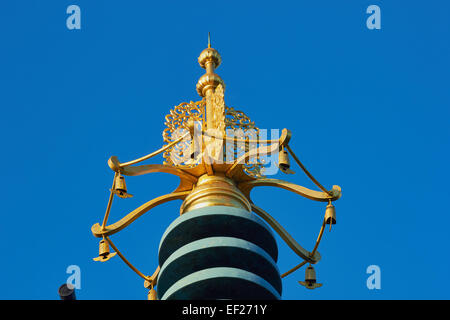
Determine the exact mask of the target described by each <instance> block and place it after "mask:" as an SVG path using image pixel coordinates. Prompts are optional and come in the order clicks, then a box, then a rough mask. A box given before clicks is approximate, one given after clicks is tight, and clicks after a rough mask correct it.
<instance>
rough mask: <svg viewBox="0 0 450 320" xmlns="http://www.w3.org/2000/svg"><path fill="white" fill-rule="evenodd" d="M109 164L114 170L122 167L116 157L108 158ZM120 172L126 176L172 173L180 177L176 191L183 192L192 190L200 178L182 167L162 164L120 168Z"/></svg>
mask: <svg viewBox="0 0 450 320" xmlns="http://www.w3.org/2000/svg"><path fill="white" fill-rule="evenodd" d="M108 165H109V166H110V167H111V169H112V170H114V168H116V167H120V162H118V160H117V158H116V157H111V158H110V159H109V160H108ZM120 172H121V173H122V174H123V175H125V176H140V175H144V174H148V173H154V172H162V173H170V174H172V175H175V176H177V177H179V178H180V180H181V181H180V185H179V187H178V188H177V189H176V190H175V192H181V191H186V190H191V189H192V188H193V186H194V184H195V183H196V182H197V180H198V178H197V177H196V176H194V175H192V174H190V173H188V172H186V171H184V170H182V169H178V168H176V167H172V166H167V165H162V164H147V165H142V166H136V167H126V168H123V169H120Z"/></svg>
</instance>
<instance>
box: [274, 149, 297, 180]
mask: <svg viewBox="0 0 450 320" xmlns="http://www.w3.org/2000/svg"><path fill="white" fill-rule="evenodd" d="M278 167H279V168H280V170H281V171H282V172H284V173H286V174H294V173H295V172H294V171H292V170H291V169H290V167H291V163H290V161H289V155H288V152H287V151H286V150H285V149H284V146H283V147H281V150H280V152H278Z"/></svg>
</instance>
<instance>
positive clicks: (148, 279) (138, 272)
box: [105, 236, 159, 281]
mask: <svg viewBox="0 0 450 320" xmlns="http://www.w3.org/2000/svg"><path fill="white" fill-rule="evenodd" d="M105 239H106V241H108V243H109V245H110V246H111V247H112V248H113V249H114V251H115V252H117V254H118V255H119V257H120V258H121V259H122V260H123V262H125V263H126V264H127V265H128V266H129V267H130V268H131V269H132V270H133V271H134V272H136V273H137V274H138V276H140V277H141V278H143V279H144V280H147V281H150V280H151V278H150V277H148V276H146V275H144V274H143V273H142V272H140V271H139V270H138V269H136V267H135V266H133V265H132V264H131V262H130V261H128V260H127V259H126V258H125V257H124V256H123V254H122V253H121V252H120V251H119V249H117V247H116V246H115V245H114V243H113V242H112V241H111V239H110V238H109V237H108V236H105ZM158 268H159V267H158ZM158 271H159V270H158Z"/></svg>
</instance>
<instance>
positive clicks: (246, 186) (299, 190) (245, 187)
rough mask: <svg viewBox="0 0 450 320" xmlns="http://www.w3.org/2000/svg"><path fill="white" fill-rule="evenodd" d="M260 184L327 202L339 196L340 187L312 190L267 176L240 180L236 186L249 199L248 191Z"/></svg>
mask: <svg viewBox="0 0 450 320" xmlns="http://www.w3.org/2000/svg"><path fill="white" fill-rule="evenodd" d="M261 186H269V187H278V188H282V189H285V190H288V191H292V192H294V193H296V194H299V195H301V196H303V197H305V198H308V199H310V200H315V201H320V202H327V201H330V200H331V201H335V200H337V199H339V198H340V197H341V187H339V186H333V189H331V190H330V191H329V193H326V192H321V191H314V190H311V189H308V188H305V187H302V186H299V185H297V184H295V183H292V182H288V181H284V180H280V179H269V178H259V179H256V180H252V181H245V182H241V183H240V184H239V185H238V188H239V189H240V190H241V191H242V193H244V195H245V196H246V197H247V198H248V199H250V192H251V191H252V189H253V188H254V187H261Z"/></svg>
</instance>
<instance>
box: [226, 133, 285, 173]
mask: <svg viewBox="0 0 450 320" xmlns="http://www.w3.org/2000/svg"><path fill="white" fill-rule="evenodd" d="M290 139H291V132H290V131H289V130H288V129H283V131H282V132H281V137H280V139H278V140H277V141H276V142H275V143H272V144H270V145H266V146H260V147H258V148H256V149H252V150H250V151H248V152H246V153H245V154H243V155H242V156H241V157H240V158H239V159H237V160H236V162H235V163H234V164H233V165H232V166H231V167H230V168H229V169H228V170H227V171H226V173H225V175H226V176H227V177H229V178H232V177H233V176H234V175H235V174H236V172H237V171H238V170H239V167H242V164H243V163H245V162H246V161H247V160H248V159H250V158H251V157H253V156H257V155H258V156H264V155H268V154H272V153H274V152H278V150H279V149H280V147H281V146H283V145H286V144H287V143H288V142H289V140H290ZM270 141H273V140H270Z"/></svg>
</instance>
